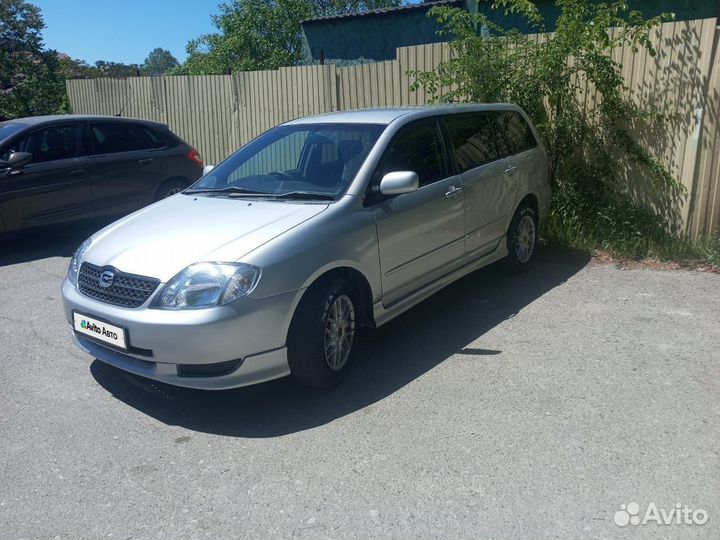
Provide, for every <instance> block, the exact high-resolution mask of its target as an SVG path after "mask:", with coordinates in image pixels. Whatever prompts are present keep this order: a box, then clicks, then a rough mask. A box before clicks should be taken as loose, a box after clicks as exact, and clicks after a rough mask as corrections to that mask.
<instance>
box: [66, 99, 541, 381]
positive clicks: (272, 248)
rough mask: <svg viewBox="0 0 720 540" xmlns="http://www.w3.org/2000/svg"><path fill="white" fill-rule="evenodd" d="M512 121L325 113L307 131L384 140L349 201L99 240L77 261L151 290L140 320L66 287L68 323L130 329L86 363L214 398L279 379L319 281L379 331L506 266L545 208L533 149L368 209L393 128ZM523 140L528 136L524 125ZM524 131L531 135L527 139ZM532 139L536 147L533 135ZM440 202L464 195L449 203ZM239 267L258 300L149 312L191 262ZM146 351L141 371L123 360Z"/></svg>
mask: <svg viewBox="0 0 720 540" xmlns="http://www.w3.org/2000/svg"><path fill="white" fill-rule="evenodd" d="M487 110H514V111H518V112H520V114H522V115H523V117H525V118H526V120H527V117H526V115H525V113H524V112H523V111H522V110H521V109H519V108H518V107H516V106H513V105H452V106H440V107H420V108H405V109H377V110H367V111H349V112H341V113H331V114H327V115H319V116H315V117H309V118H303V119H299V120H294V121H292V122H289V123H288V124H304V123H332V122H342V123H352V122H361V123H373V124H385V125H386V126H387V127H386V129H385V130H384V131H383V132H382V134H381V135H380V137H379V139H378V141H377V142H376V144H375V145H374V147H373V148H372V150H371V151H370V152H369V154H368V156H367V158H366V159H365V162H364V163H363V165H362V166H361V167H360V169H359V171H358V173H357V175H356V177H355V179H354V180H353V182H352V183H351V184H350V186H349V188H348V190H347V192H346V193H345V195H344V196H342V197H341V198H340V199H339V200H337V201H336V202H333V203H330V204H328V203H325V202H315V201H307V202H305V201H303V202H298V201H286V200H276V201H269V200H251V199H242V198H241V199H230V198H215V197H204V196H191V195H186V194H180V195H175V196H173V197H170V198H168V199H165V200H163V201H160V202H158V203H155V204H153V205H151V206H149V207H146V208H144V209H142V210H140V211H138V212H135V213H134V214H131V215H130V216H127V217H125V218H123V219H121V220H120V221H117V222H115V223H113V224H112V225H110V226H108V227H106V228H105V229H103V230H101V231H99V232H98V233H96V234H95V235H93V237H92V241H91V245H90V247H89V248H88V249H87V251H86V253H85V255H84V260H85V261H87V262H89V263H92V264H94V265H97V266H101V267H102V266H112V267H113V268H116V269H118V270H121V271H122V272H127V273H132V274H138V275H144V276H149V277H154V278H157V279H159V280H160V281H161V282H162V284H161V285H160V287H158V289H157V290H156V291H155V293H154V294H153V295H152V296H151V297H150V298H149V299H148V300H147V301H146V302H145V304H143V305H142V306H140V307H139V308H132V309H130V308H123V307H117V306H112V305H108V304H105V303H102V302H99V301H97V300H94V299H92V298H89V297H87V296H84V295H83V294H81V293H79V292H78V290H77V289H76V288H75V287H74V286H73V285H71V284H70V283H69V282H68V281H67V280H66V281H65V283H64V284H63V288H62V292H63V299H64V305H65V313H66V317H67V320H68V322H69V324H70V325H72V320H73V319H72V313H73V311H77V312H80V313H83V314H86V315H89V316H94V317H97V318H100V319H102V320H107V321H109V322H112V323H113V324H116V325H118V326H122V327H124V328H126V329H127V332H128V336H129V340H130V343H131V345H132V346H133V347H134V348H135V349H131V350H130V351H128V352H123V353H120V352H117V351H114V350H112V349H110V348H108V347H105V346H102V345H97V344H95V343H93V342H91V341H88V340H86V339H83V338H77V337H76V341H78V342H79V344H80V346H81V347H82V348H83V349H84V350H86V351H87V352H89V353H90V354H92V355H94V356H95V357H96V358H98V359H100V360H102V361H104V362H107V363H110V364H112V365H115V366H117V367H120V368H121V369H125V370H127V371H131V372H134V373H137V374H139V375H142V376H146V377H150V378H153V379H156V380H161V381H164V382H167V383H171V384H176V385H180V386H192V387H196V388H208V389H212V388H215V389H220V388H229V387H236V386H243V385H247V384H254V383H257V382H261V381H264V380H268V379H271V378H275V377H280V376H284V375H287V374H288V373H289V369H288V367H287V360H286V353H285V346H286V338H287V334H288V329H289V326H290V322H291V320H292V316H293V314H294V313H295V310H296V308H297V305H298V303H299V302H300V300H301V298H302V296H303V294H304V292H305V290H306V289H307V288H308V287H309V286H310V285H311V284H312V283H314V282H315V281H316V280H317V279H318V278H320V277H321V276H322V275H324V274H326V273H327V272H329V271H333V270H338V269H345V271H349V272H352V273H353V275H354V276H357V278H358V279H359V280H360V281H361V282H362V285H363V286H364V287H366V288H367V290H368V296H369V300H370V302H371V304H372V315H373V320H372V321H371V324H374V325H376V326H379V325H382V324H384V323H386V322H387V321H389V320H390V319H392V318H394V317H396V316H397V315H399V314H401V313H402V312H404V311H406V310H407V309H409V308H411V307H412V306H414V305H415V304H417V303H418V302H419V301H421V300H423V299H425V298H427V297H428V296H430V295H431V294H433V293H434V292H436V291H438V290H439V289H441V288H442V287H444V286H446V285H448V284H449V283H451V282H453V281H454V280H456V279H458V278H459V277H461V276H463V275H465V274H467V273H469V272H472V271H474V270H476V269H478V268H480V267H482V266H485V265H487V264H490V263H492V262H494V261H496V260H499V259H501V258H503V257H505V256H506V255H507V247H506V242H505V237H506V234H507V230H508V227H509V225H510V221H511V220H512V217H513V215H514V213H515V210H516V208H517V207H518V205H519V204H520V202H521V201H522V200H523V199H524V198H525V197H526V196H528V195H530V196H533V197H534V198H535V200H536V201H537V207H538V214H539V219H540V220H541V221H542V220H543V219H544V218H545V216H546V214H547V210H548V207H549V203H550V187H549V183H548V169H547V154H546V152H545V150H544V148H543V147H542V145H539V146H537V147H536V148H533V149H532V150H528V151H526V152H523V153H520V154H516V155H513V156H510V157H507V158H503V159H500V160H498V161H496V162H493V163H489V164H487V165H484V166H481V167H478V168H476V169H472V170H470V171H467V172H465V173H464V174H461V175H456V176H451V177H449V178H446V179H444V180H440V181H438V182H434V183H431V184H428V185H426V186H422V187H420V188H419V189H418V190H416V191H414V192H411V193H406V194H403V195H399V196H396V197H393V198H388V199H385V200H382V201H380V202H378V203H377V204H366V201H365V194H366V191H367V187H368V184H369V182H370V178H371V176H372V173H373V172H374V170H375V168H376V166H377V164H378V162H379V160H380V157H381V156H382V153H383V151H384V150H385V148H386V147H387V145H388V143H389V142H390V141H391V139H392V138H393V136H394V135H395V134H396V133H397V131H398V130H399V129H400V128H402V127H403V126H404V125H406V124H408V123H409V122H412V121H414V120H417V119H419V118H424V117H428V116H436V115H437V116H442V115H446V114H456V113H461V112H476V111H487ZM528 123H529V125H530V126H531V128H532V124H531V123H530V122H529V121H528ZM532 129H533V131H534V128H532ZM535 136H536V139H537V140H539V137H538V136H537V133H535ZM451 188H455V189H457V188H461V189H460V190H459V191H458V192H457V193H455V191H454V190H453V189H451ZM204 261H217V262H232V261H240V262H243V263H248V264H252V265H255V266H258V267H260V268H261V269H262V277H261V279H260V281H259V283H258V285H257V287H256V288H255V289H254V290H253V291H252V293H251V294H250V295H248V296H247V297H244V298H241V299H238V300H236V301H234V302H232V303H230V304H228V305H226V306H222V307H215V308H209V309H201V310H188V311H169V310H160V309H152V308H150V307H149V305H150V303H151V302H152V300H153V298H154V297H155V296H156V295H157V294H159V291H160V290H161V289H162V286H163V285H164V284H165V283H166V282H167V281H168V280H169V279H171V278H172V277H173V276H175V275H176V274H177V273H178V272H180V271H182V270H183V269H184V268H186V267H187V266H189V265H190V264H193V263H195V262H204ZM137 349H145V350H151V351H152V357H148V356H143V355H142V354H138V353H137V352H134V351H135V350H137ZM234 359H243V363H242V365H241V366H240V367H239V368H238V369H237V370H236V371H235V372H233V373H231V374H227V375H222V376H216V377H204V378H201V377H198V378H190V377H180V376H179V375H178V374H177V369H176V367H177V365H178V364H197V365H200V364H215V363H222V362H226V361H229V360H234Z"/></svg>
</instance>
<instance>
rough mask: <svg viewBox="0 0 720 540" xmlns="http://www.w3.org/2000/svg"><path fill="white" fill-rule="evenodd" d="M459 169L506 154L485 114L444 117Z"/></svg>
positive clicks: (468, 167)
mask: <svg viewBox="0 0 720 540" xmlns="http://www.w3.org/2000/svg"><path fill="white" fill-rule="evenodd" d="M445 125H447V128H448V131H449V132H450V141H451V143H452V148H453V151H454V152H455V161H456V163H457V165H458V168H459V172H465V171H468V170H470V169H474V168H475V167H479V166H480V165H483V164H485V163H489V162H491V161H495V160H496V159H500V158H501V157H504V156H506V155H507V154H508V149H507V145H506V144H505V140H504V139H503V138H502V135H501V134H500V133H499V132H498V130H497V127H496V126H495V124H494V123H493V121H492V117H491V116H490V115H489V114H487V113H470V114H454V115H452V116H448V117H447V118H446V119H445Z"/></svg>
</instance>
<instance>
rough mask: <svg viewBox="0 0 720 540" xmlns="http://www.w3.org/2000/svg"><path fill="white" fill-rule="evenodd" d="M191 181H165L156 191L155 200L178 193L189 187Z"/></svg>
mask: <svg viewBox="0 0 720 540" xmlns="http://www.w3.org/2000/svg"><path fill="white" fill-rule="evenodd" d="M188 185H189V182H183V181H182V180H168V181H167V182H163V183H162V184H161V185H160V187H159V188H158V190H157V193H155V200H156V201H159V200H161V199H166V198H167V197H171V196H172V195H175V194H177V193H180V192H181V191H182V190H183V189H185V188H186V187H188Z"/></svg>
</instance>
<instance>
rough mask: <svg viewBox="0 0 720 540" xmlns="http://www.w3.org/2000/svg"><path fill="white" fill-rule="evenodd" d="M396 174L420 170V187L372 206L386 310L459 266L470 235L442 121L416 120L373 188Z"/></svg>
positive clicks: (394, 144) (391, 148)
mask: <svg viewBox="0 0 720 540" xmlns="http://www.w3.org/2000/svg"><path fill="white" fill-rule="evenodd" d="M393 171H414V172H416V173H417V174H418V177H419V179H420V187H419V189H418V190H417V191H414V192H412V193H405V194H403V195H398V196H394V197H389V198H381V199H380V200H378V201H376V202H375V204H374V206H373V212H374V215H375V222H376V225H377V234H378V245H379V252H380V266H381V271H382V288H383V304H385V305H386V306H387V305H390V304H392V303H394V302H396V301H398V300H400V299H402V297H403V296H405V295H408V294H410V293H412V292H413V291H415V290H417V289H419V288H421V287H423V286H424V285H427V284H428V283H430V282H432V281H434V280H435V279H437V278H438V277H440V276H442V275H443V274H446V273H448V272H450V271H451V270H452V269H453V268H456V267H457V266H459V264H460V262H461V260H462V256H463V249H464V237H465V196H464V193H463V190H462V182H461V181H460V178H458V177H457V176H454V175H452V173H451V172H450V166H449V160H448V156H447V151H446V148H445V144H444V141H443V138H442V134H441V131H440V126H439V124H438V121H437V119H435V118H427V119H422V120H418V121H415V122H412V123H410V124H408V125H406V126H404V127H403V128H402V129H401V130H400V131H399V132H398V133H397V135H395V137H394V138H393V140H392V141H391V143H390V144H389V145H388V148H387V149H386V150H385V154H384V155H383V157H382V159H381V160H380V163H379V164H378V167H377V170H376V171H375V174H374V175H373V179H372V184H371V190H372V188H373V186H374V187H375V188H377V186H378V185H379V184H380V180H381V179H382V177H383V176H384V175H385V174H387V173H389V172H393Z"/></svg>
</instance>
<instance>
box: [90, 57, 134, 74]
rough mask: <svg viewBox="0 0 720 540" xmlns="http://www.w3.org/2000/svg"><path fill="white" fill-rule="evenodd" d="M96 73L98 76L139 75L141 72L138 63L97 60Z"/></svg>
mask: <svg viewBox="0 0 720 540" xmlns="http://www.w3.org/2000/svg"><path fill="white" fill-rule="evenodd" d="M94 69H95V73H96V75H97V76H98V77H137V76H138V75H139V74H140V66H139V65H138V64H123V63H122V62H106V61H105V60H98V61H97V62H95V67H94Z"/></svg>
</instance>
